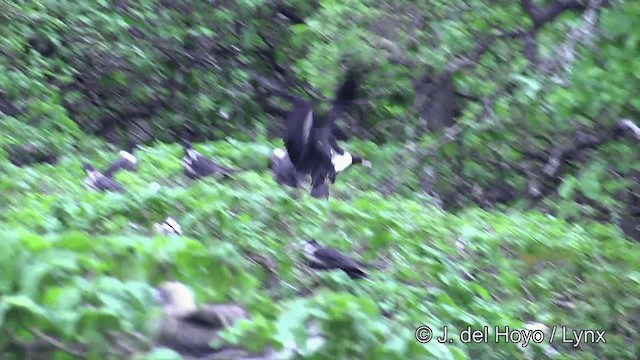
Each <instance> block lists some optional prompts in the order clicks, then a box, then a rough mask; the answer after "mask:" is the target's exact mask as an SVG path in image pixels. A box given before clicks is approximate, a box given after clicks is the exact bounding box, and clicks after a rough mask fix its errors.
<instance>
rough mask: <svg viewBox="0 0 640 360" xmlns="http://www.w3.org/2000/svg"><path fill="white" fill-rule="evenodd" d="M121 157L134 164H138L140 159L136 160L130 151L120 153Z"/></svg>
mask: <svg viewBox="0 0 640 360" xmlns="http://www.w3.org/2000/svg"><path fill="white" fill-rule="evenodd" d="M120 156H121V157H123V158H125V159H127V161H129V162H130V163H132V164H136V163H137V162H138V159H136V157H135V156H133V154H132V153H130V152H128V151H124V150H122V151H120Z"/></svg>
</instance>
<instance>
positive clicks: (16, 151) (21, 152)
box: [7, 144, 58, 166]
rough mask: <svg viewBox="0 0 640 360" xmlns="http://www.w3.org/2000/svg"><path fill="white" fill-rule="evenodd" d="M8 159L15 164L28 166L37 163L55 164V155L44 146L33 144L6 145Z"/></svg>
mask: <svg viewBox="0 0 640 360" xmlns="http://www.w3.org/2000/svg"><path fill="white" fill-rule="evenodd" d="M7 152H8V155H9V161H10V162H11V163H12V164H13V165H15V166H29V165H32V164H37V163H43V162H45V163H47V164H50V165H53V164H55V162H56V161H57V160H58V158H57V156H56V155H55V154H53V153H52V152H51V151H50V150H49V149H47V148H46V147H44V146H35V145H33V144H24V145H10V146H8V147H7Z"/></svg>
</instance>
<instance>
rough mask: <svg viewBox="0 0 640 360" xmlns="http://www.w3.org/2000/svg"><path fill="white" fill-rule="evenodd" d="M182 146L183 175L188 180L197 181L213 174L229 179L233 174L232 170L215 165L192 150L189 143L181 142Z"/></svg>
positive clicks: (186, 141)
mask: <svg viewBox="0 0 640 360" xmlns="http://www.w3.org/2000/svg"><path fill="white" fill-rule="evenodd" d="M183 146H184V157H183V158H182V165H183V166H184V173H185V175H187V176H188V177H189V178H191V179H193V180H197V179H200V178H202V177H205V176H209V175H213V174H218V175H223V176H225V177H230V176H232V175H233V174H234V171H233V170H232V169H228V168H225V167H223V166H220V165H218V164H216V163H215V162H214V161H213V160H211V159H209V158H207V157H206V156H204V155H202V154H201V153H199V152H198V151H196V150H195V149H193V147H191V142H190V141H188V140H183Z"/></svg>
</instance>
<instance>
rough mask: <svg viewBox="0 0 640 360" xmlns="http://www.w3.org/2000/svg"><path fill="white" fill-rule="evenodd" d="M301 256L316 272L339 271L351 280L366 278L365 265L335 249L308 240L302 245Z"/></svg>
mask: <svg viewBox="0 0 640 360" xmlns="http://www.w3.org/2000/svg"><path fill="white" fill-rule="evenodd" d="M302 250H303V255H304V256H305V257H306V259H307V260H308V262H309V266H310V267H311V268H313V269H317V270H335V269H340V270H342V271H344V272H345V273H346V274H347V275H349V277H350V278H352V279H362V278H365V277H367V272H366V270H365V265H364V264H362V263H360V262H359V261H357V260H355V259H352V258H350V257H348V256H346V255H344V254H342V253H341V252H339V251H338V250H336V249H332V248H328V247H323V246H321V245H320V244H319V243H318V242H317V241H315V240H310V241H307V242H306V243H305V244H304V245H303V249H302Z"/></svg>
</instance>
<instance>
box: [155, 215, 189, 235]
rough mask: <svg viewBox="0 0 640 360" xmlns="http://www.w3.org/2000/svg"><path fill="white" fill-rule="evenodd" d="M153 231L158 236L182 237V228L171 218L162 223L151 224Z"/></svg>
mask: <svg viewBox="0 0 640 360" xmlns="http://www.w3.org/2000/svg"><path fill="white" fill-rule="evenodd" d="M153 230H154V231H155V232H156V233H157V234H160V235H165V236H167V235H178V236H180V235H182V228H181V227H180V224H178V222H177V221H175V220H173V219H172V218H171V217H168V218H166V219H165V220H164V221H162V222H158V223H155V224H153Z"/></svg>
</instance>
